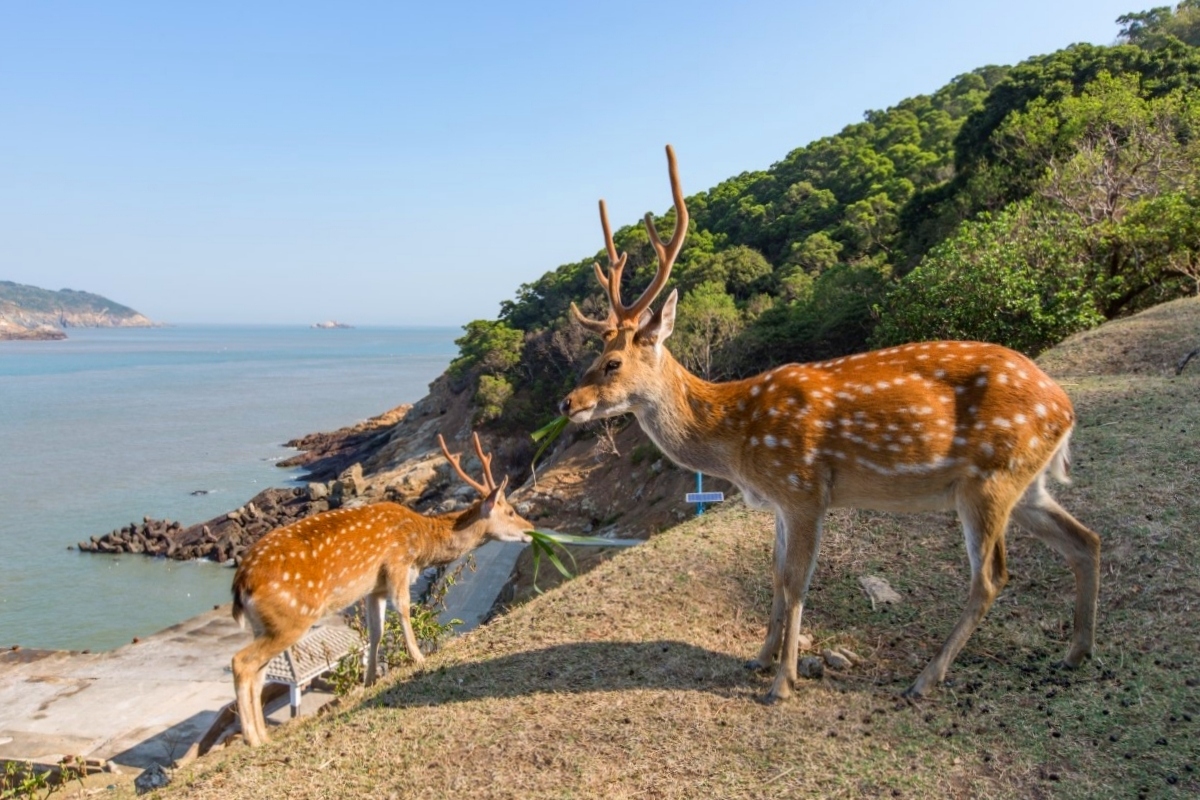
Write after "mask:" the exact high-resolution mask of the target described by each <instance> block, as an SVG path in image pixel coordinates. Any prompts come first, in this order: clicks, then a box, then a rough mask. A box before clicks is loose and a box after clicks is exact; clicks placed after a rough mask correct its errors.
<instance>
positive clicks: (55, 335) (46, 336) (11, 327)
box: [0, 317, 67, 342]
mask: <svg viewBox="0 0 1200 800" xmlns="http://www.w3.org/2000/svg"><path fill="white" fill-rule="evenodd" d="M65 338H67V335H66V334H65V333H63V332H62V331H61V330H60V329H58V328H55V327H54V326H52V325H38V326H37V327H34V328H29V327H26V326H24V325H18V324H17V323H15V322H11V321H9V320H7V319H4V318H2V317H0V341H9V342H12V341H42V342H51V341H57V340H59V339H65Z"/></svg>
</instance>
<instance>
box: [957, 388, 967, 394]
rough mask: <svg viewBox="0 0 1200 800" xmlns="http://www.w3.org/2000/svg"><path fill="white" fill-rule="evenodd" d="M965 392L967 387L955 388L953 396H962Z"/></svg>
mask: <svg viewBox="0 0 1200 800" xmlns="http://www.w3.org/2000/svg"><path fill="white" fill-rule="evenodd" d="M966 391H967V387H965V386H955V387H954V393H955V394H964V393H965V392H966Z"/></svg>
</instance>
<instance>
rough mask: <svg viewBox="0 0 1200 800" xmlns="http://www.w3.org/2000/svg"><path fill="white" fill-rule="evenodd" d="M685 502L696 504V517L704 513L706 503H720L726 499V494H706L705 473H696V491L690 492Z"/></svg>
mask: <svg viewBox="0 0 1200 800" xmlns="http://www.w3.org/2000/svg"><path fill="white" fill-rule="evenodd" d="M683 499H684V502H687V503H695V504H696V516H700V515H701V514H703V513H704V504H705V503H720V502H722V501H723V500H724V499H725V493H724V492H706V491H704V473H702V472H697V473H696V491H694V492H688V493H687V494H685V495H684V496H683Z"/></svg>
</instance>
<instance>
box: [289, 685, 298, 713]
mask: <svg viewBox="0 0 1200 800" xmlns="http://www.w3.org/2000/svg"><path fill="white" fill-rule="evenodd" d="M288 696H289V698H290V702H291V704H292V718H293V719H295V718H296V717H298V716H300V684H298V683H292V684H289V685H288Z"/></svg>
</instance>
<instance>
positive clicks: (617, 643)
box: [166, 299, 1200, 799]
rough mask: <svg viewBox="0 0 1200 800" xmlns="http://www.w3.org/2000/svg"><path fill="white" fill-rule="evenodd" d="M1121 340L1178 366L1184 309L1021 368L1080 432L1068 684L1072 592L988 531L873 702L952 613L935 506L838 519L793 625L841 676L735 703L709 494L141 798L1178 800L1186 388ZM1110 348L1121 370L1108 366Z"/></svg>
mask: <svg viewBox="0 0 1200 800" xmlns="http://www.w3.org/2000/svg"><path fill="white" fill-rule="evenodd" d="M1139 323H1152V326H1149V327H1146V328H1145V330H1153V333H1152V336H1153V341H1154V342H1164V341H1167V342H1172V343H1174V342H1185V343H1186V342H1189V340H1190V342H1191V344H1190V345H1189V346H1188V347H1187V349H1191V347H1194V346H1195V343H1196V340H1197V338H1200V301H1198V300H1195V299H1188V300H1181V301H1177V302H1175V303H1172V304H1169V305H1167V306H1165V307H1160V308H1157V309H1152V310H1150V311H1148V312H1145V313H1144V314H1143V315H1139V316H1135V317H1133V318H1131V319H1129V320H1126V321H1124V322H1120V323H1116V324H1109V325H1106V326H1104V327H1102V328H1099V329H1097V330H1095V331H1092V332H1090V333H1089V334H1087V335H1086V336H1084V337H1079V338H1076V339H1074V340H1071V341H1068V342H1067V343H1065V344H1064V346H1063V348H1062V349H1061V350H1054V351H1051V352H1050V353H1048V354H1047V355H1046V356H1045V358H1044V360H1043V363H1045V364H1046V365H1047V367H1048V369H1050V370H1051V371H1052V372H1053V373H1054V374H1055V376H1056V377H1057V378H1059V379H1060V380H1061V381H1062V382H1063V384H1064V385H1065V386H1066V387H1067V389H1068V391H1069V392H1070V393H1071V395H1072V398H1073V399H1074V401H1075V403H1076V406H1077V411H1078V414H1079V419H1080V424H1079V427H1078V429H1077V431H1076V435H1075V440H1074V441H1075V455H1076V458H1075V462H1076V468H1075V483H1074V485H1072V486H1068V487H1059V489H1058V490H1057V492H1056V494H1057V495H1058V496H1059V498H1060V499H1061V500H1062V501H1063V503H1064V505H1066V506H1067V507H1068V508H1070V509H1072V510H1073V511H1074V512H1075V513H1076V514H1077V515H1078V516H1079V517H1080V518H1081V519H1082V520H1083V521H1084V522H1085V523H1087V524H1089V525H1090V526H1092V527H1093V528H1094V529H1095V530H1097V531H1098V532H1099V533H1100V535H1101V537H1102V539H1103V541H1104V552H1103V571H1102V585H1101V598H1100V612H1101V613H1100V624H1099V631H1098V639H1097V648H1098V653H1097V658H1096V659H1095V660H1093V661H1092V662H1089V663H1087V664H1085V666H1084V667H1083V668H1081V669H1080V670H1079V671H1078V672H1073V673H1064V672H1059V671H1058V670H1056V669H1054V667H1053V666H1052V665H1053V663H1054V662H1055V660H1056V659H1057V658H1058V657H1060V656H1061V654H1062V652H1063V651H1064V649H1065V646H1066V641H1067V638H1068V636H1069V631H1070V624H1071V607H1070V597H1071V595H1072V593H1073V580H1072V578H1071V575H1070V573H1069V572H1068V571H1067V569H1066V568H1065V566H1064V565H1063V564H1062V563H1061V562H1060V561H1059V560H1058V559H1056V558H1055V557H1053V556H1050V555H1049V553H1048V551H1047V550H1046V549H1044V548H1043V547H1042V546H1041V545H1040V544H1038V543H1037V542H1035V541H1033V540H1032V539H1031V538H1029V537H1027V536H1024V535H1022V534H1021V533H1020V532H1016V531H1015V532H1014V533H1013V534H1012V535H1011V536H1010V540H1009V542H1010V550H1009V567H1010V569H1011V571H1012V574H1013V580H1012V582H1011V583H1010V584H1009V586H1008V588H1007V589H1006V590H1005V592H1004V593H1003V595H1002V596H1001V598H1000V599H999V600H998V601H997V603H996V605H995V607H994V608H993V609H992V611H991V613H990V614H989V616H988V617H987V618H986V619H985V620H984V622H983V624H982V625H981V626H980V629H979V630H978V631H977V632H976V634H975V636H974V637H973V638H972V639H971V640H970V641H969V642H968V644H967V646H966V648H965V649H964V651H963V653H962V655H961V656H960V658H959V659H958V661H957V662H956V663H955V665H954V666H953V667H952V669H951V674H950V679H951V680H950V683H949V685H947V686H946V687H944V688H943V689H941V690H939V691H937V692H935V693H934V694H933V695H932V696H931V697H930V698H929V699H927V700H925V701H923V702H921V703H919V704H917V705H909V704H907V703H904V702H901V701H899V699H898V696H897V693H898V692H899V691H900V690H901V689H903V688H904V687H905V686H906V685H907V683H908V682H909V681H910V680H911V679H912V677H913V676H914V675H915V674H916V673H917V671H919V669H920V666H921V665H922V664H923V663H924V662H925V661H926V660H927V659H928V658H929V657H930V656H931V655H932V654H933V653H934V652H935V651H936V649H937V648H938V647H939V646H940V644H941V642H942V640H943V638H944V636H945V634H946V632H947V631H948V630H949V628H950V627H951V625H952V624H953V621H954V620H955V619H956V618H957V615H958V613H959V611H960V608H961V603H962V602H963V597H964V595H965V586H966V572H967V570H966V563H965V556H964V552H963V547H962V543H961V535H960V534H959V532H958V530H957V525H956V523H955V521H954V519H953V518H952V517H951V516H950V515H948V514H928V515H910V516H893V515H888V514H880V513H871V512H863V513H859V512H839V513H837V514H835V515H833V518H832V519H831V524H830V525H829V526H828V529H827V532H826V535H825V540H824V543H823V548H822V554H821V559H820V563H819V566H818V570H817V574H816V577H815V580H814V583H813V589H812V592H811V594H810V597H809V607H808V609H806V611H807V613H806V615H805V630H806V631H807V632H808V633H810V634H812V635H813V637H814V639H815V645H814V647H815V648H817V649H819V648H821V647H827V646H830V645H842V646H847V647H849V648H851V649H852V650H854V651H856V652H857V653H858V654H860V655H861V656H862V657H863V662H862V664H860V665H859V666H856V667H854V668H852V669H850V670H847V671H845V672H843V673H840V674H831V675H829V676H827V677H826V678H825V679H823V680H820V681H809V682H802V684H801V685H800V686H799V687H798V691H797V694H796V697H795V698H794V699H793V700H792V701H791V702H789V703H787V704H784V705H783V706H781V707H777V708H764V707H763V706H761V705H759V704H758V703H757V702H755V700H756V699H757V698H758V697H759V696H760V695H761V694H762V693H763V692H765V690H766V689H767V687H768V680H769V679H768V678H766V677H760V676H757V675H753V674H750V673H747V672H745V671H744V670H743V669H742V666H741V664H742V661H743V660H744V659H746V658H748V657H750V656H752V655H753V654H754V653H755V652H756V650H757V647H758V645H759V643H760V637H761V636H762V635H763V632H764V629H765V622H766V613H767V610H768V607H769V602H770V582H769V578H768V571H767V570H768V563H769V557H770V548H771V539H772V524H771V520H770V518H769V516H767V515H765V514H761V513H757V512H751V511H748V510H746V509H745V508H744V507H742V506H741V505H740V504H736V503H735V504H730V505H729V506H727V507H726V508H724V509H722V510H720V511H718V512H715V513H710V514H706V515H705V516H703V517H701V518H699V519H696V520H694V521H691V522H688V523H686V524H684V525H680V526H679V527H677V528H674V529H672V530H669V531H666V532H664V533H662V534H660V535H658V536H656V537H654V538H653V539H651V540H650V541H649V542H648V543H647V544H645V545H643V546H641V547H639V548H636V549H635V550H632V551H628V552H624V553H622V554H620V555H618V556H616V557H614V558H612V559H610V560H609V561H608V562H606V563H605V564H603V565H601V566H599V567H598V568H596V569H595V570H594V571H592V572H590V573H588V574H586V575H584V576H582V577H580V578H578V579H576V580H574V581H571V582H568V583H567V584H565V585H563V586H561V587H559V588H557V589H555V590H552V591H550V592H548V593H547V594H546V595H544V596H542V597H539V598H537V599H535V600H533V601H531V602H529V603H527V604H525V605H523V606H520V607H518V608H516V609H514V610H513V611H512V612H511V613H509V614H507V615H505V616H503V617H501V618H499V619H497V620H496V621H494V622H493V623H491V624H489V625H487V626H485V627H484V628H481V629H479V630H477V631H476V632H474V633H472V634H469V635H467V636H464V637H463V638H461V639H459V640H457V641H455V642H453V643H452V644H451V645H450V646H449V647H447V648H446V649H445V650H443V652H442V653H440V654H437V655H435V656H434V657H432V658H431V659H430V661H429V662H428V665H427V667H426V669H424V670H419V671H418V670H411V669H400V670H397V671H396V673H395V674H393V675H392V676H390V677H389V678H388V679H387V680H385V681H384V682H383V683H382V685H381V686H380V687H378V688H376V689H374V690H372V691H371V692H368V693H366V694H365V695H363V696H361V697H360V698H359V699H357V700H354V701H352V702H350V703H348V704H346V705H344V706H343V708H342V710H340V711H338V712H336V713H335V714H333V715H329V716H325V717H322V718H318V719H314V720H307V721H303V722H300V723H296V724H291V725H288V726H285V727H284V728H280V729H277V730H276V731H275V733H274V736H275V739H276V741H275V742H274V743H273V744H271V745H269V746H267V747H265V748H263V749H260V750H257V751H248V750H245V749H243V748H240V747H239V748H236V749H232V750H226V751H223V752H220V753H214V754H213V755H211V756H209V757H207V758H205V759H203V760H202V761H200V762H198V763H196V764H194V765H193V766H191V767H189V768H187V769H185V770H181V771H180V772H179V773H177V775H176V783H175V785H174V786H173V787H172V788H171V789H169V790H168V791H167V792H166V794H167V796H174V797H214V796H220V797H225V798H240V797H264V796H273V795H284V794H286V795H287V796H289V797H292V798H297V799H298V798H307V797H331V796H351V795H353V796H367V795H371V796H387V795H388V794H389V793H393V794H395V795H396V796H415V795H417V794H420V795H421V796H432V797H448V796H471V797H510V796H518V795H519V796H524V797H561V796H603V797H632V796H635V795H638V796H650V797H685V796H692V797H694V796H696V795H697V794H700V795H702V796H720V797H775V796H778V797H792V796H798V795H800V794H801V793H815V794H819V795H820V796H826V797H859V796H903V797H907V796H913V795H927V796H935V797H967V796H970V797H1017V796H1020V797H1038V796H1050V795H1054V796H1074V797H1094V796H1113V795H1131V794H1135V793H1138V792H1141V791H1145V792H1146V793H1149V794H1152V795H1155V796H1181V797H1182V796H1194V795H1195V793H1196V792H1197V791H1200V774H1198V773H1197V768H1200V731H1198V730H1197V729H1196V725H1197V720H1200V688H1197V687H1200V665H1198V664H1197V662H1196V657H1195V641H1196V640H1197V637H1198V635H1200V623H1198V622H1197V621H1196V617H1195V614H1194V609H1195V607H1196V605H1197V603H1198V602H1200V576H1198V575H1197V571H1196V570H1195V568H1194V566H1193V559H1194V555H1195V552H1196V549H1197V546H1198V544H1200V491H1197V490H1198V489H1200V451H1198V450H1197V448H1196V447H1195V435H1196V432H1197V431H1200V370H1189V371H1185V372H1184V374H1183V376H1181V377H1178V378H1176V377H1174V375H1173V374H1172V372H1171V370H1170V369H1168V368H1163V366H1162V365H1161V364H1159V365H1156V366H1154V368H1149V367H1147V365H1146V363H1145V361H1144V359H1143V356H1142V353H1143V351H1142V350H1140V349H1138V348H1137V347H1134V346H1133V345H1132V344H1131V342H1132V341H1133V340H1132V339H1131V333H1130V331H1131V329H1130V327H1129V326H1131V325H1133V326H1137V325H1138V324H1139ZM1150 341H1151V340H1150V339H1146V340H1145V342H1144V343H1148V342H1150ZM1170 347H1175V345H1174V344H1172V345H1170ZM1160 349H1164V350H1165V349H1169V348H1168V347H1163V348H1160ZM1122 350H1124V351H1125V359H1124V361H1121V360H1120V359H1118V358H1114V357H1112V355H1111V354H1112V353H1113V352H1119V351H1122ZM1063 354H1069V358H1068V357H1066V356H1064V355H1063ZM1178 355H1181V353H1174V352H1172V353H1168V354H1165V358H1164V359H1163V362H1164V363H1166V362H1170V363H1171V364H1173V363H1174V359H1176V358H1177V357H1178ZM1097 363H1099V364H1101V365H1102V366H1101V368H1099V369H1096V368H1095V367H1094V366H1093V365H1095V364H1097ZM862 574H875V575H881V576H883V577H885V578H887V579H888V580H889V581H890V582H891V583H892V585H893V586H894V587H896V588H897V589H898V590H899V591H900V593H901V594H902V595H903V597H904V602H903V603H902V604H901V605H899V606H898V607H895V608H892V609H891V610H887V611H885V610H882V609H881V610H878V611H872V609H871V608H870V605H869V604H868V603H867V601H866V599H865V598H864V597H863V596H862V594H861V592H860V591H859V589H858V585H857V581H856V578H857V576H859V575H862Z"/></svg>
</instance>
